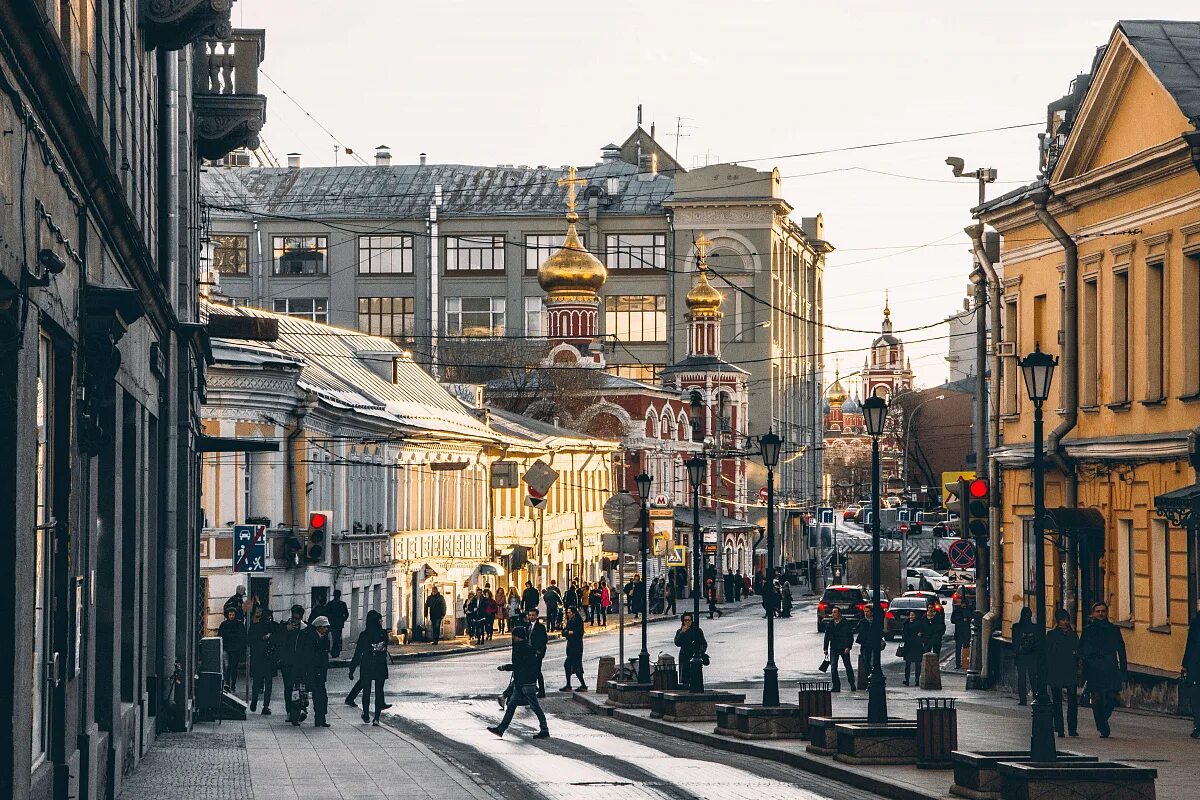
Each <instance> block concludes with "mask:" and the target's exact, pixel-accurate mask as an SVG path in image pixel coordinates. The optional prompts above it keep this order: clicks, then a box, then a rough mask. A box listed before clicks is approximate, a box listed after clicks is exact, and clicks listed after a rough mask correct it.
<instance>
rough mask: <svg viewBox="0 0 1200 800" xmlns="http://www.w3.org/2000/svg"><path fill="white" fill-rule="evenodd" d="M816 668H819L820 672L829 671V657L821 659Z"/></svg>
mask: <svg viewBox="0 0 1200 800" xmlns="http://www.w3.org/2000/svg"><path fill="white" fill-rule="evenodd" d="M817 669H819V670H821V672H828V671H829V659H828V658H827V659H825V660H824V661H822V662H821V666H819V667H817Z"/></svg>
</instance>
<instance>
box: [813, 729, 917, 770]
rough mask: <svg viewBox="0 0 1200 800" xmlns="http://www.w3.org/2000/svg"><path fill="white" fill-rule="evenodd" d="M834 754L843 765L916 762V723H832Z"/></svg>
mask: <svg viewBox="0 0 1200 800" xmlns="http://www.w3.org/2000/svg"><path fill="white" fill-rule="evenodd" d="M834 732H835V733H836V734H837V754H836V755H834V759H836V760H837V761H841V762H843V763H845V764H915V763H917V724H916V723H915V722H890V723H885V724H883V725H872V724H870V723H866V722H852V723H842V724H841V725H835V726H834Z"/></svg>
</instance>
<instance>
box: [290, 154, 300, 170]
mask: <svg viewBox="0 0 1200 800" xmlns="http://www.w3.org/2000/svg"><path fill="white" fill-rule="evenodd" d="M287 158H288V169H300V154H299V153H288V156H287Z"/></svg>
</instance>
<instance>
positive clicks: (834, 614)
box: [825, 606, 855, 692]
mask: <svg viewBox="0 0 1200 800" xmlns="http://www.w3.org/2000/svg"><path fill="white" fill-rule="evenodd" d="M853 646H854V626H853V625H852V624H851V623H850V621H849V620H845V619H842V610H841V609H840V608H838V607H837V606H834V607H833V608H831V609H829V622H828V624H826V626H825V657H826V658H828V659H829V661H830V670H829V673H830V677H831V678H832V679H833V691H835V692H840V691H841V690H842V682H841V680H839V679H838V662H839V661H841V662H842V664H844V665H845V668H846V681H847V682H848V683H849V684H850V691H852V692H853V691H854V689H855V683H854V669H853V668H852V667H851V666H850V648H851V647H853Z"/></svg>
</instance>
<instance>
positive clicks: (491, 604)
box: [483, 589, 500, 642]
mask: <svg viewBox="0 0 1200 800" xmlns="http://www.w3.org/2000/svg"><path fill="white" fill-rule="evenodd" d="M499 613H500V606H499V605H498V604H497V603H496V598H494V597H492V590H491V589H485V590H484V592H483V625H484V635H485V636H486V638H487V640H488V641H489V642H490V641H491V640H492V634H494V633H495V631H496V616H497V615H498V614H499Z"/></svg>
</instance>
